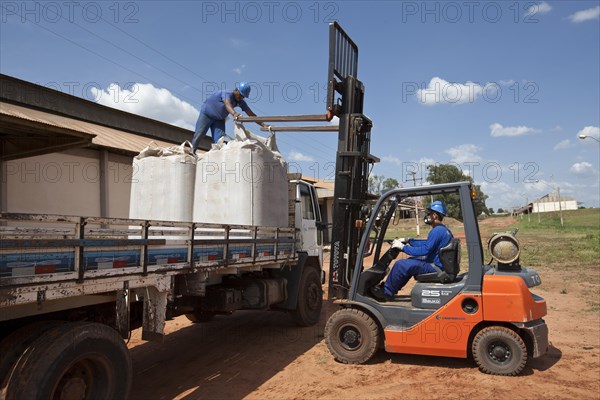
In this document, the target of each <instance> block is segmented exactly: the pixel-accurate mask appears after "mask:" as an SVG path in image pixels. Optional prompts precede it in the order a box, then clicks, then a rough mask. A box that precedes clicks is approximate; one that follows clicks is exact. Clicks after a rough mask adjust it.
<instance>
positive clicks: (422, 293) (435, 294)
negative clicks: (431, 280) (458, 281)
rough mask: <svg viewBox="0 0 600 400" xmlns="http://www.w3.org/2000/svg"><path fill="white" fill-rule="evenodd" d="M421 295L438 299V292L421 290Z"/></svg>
mask: <svg viewBox="0 0 600 400" xmlns="http://www.w3.org/2000/svg"><path fill="white" fill-rule="evenodd" d="M421 295H422V296H424V297H440V291H439V290H427V289H425V290H422V291H421Z"/></svg>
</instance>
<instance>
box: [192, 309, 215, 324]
mask: <svg viewBox="0 0 600 400" xmlns="http://www.w3.org/2000/svg"><path fill="white" fill-rule="evenodd" d="M185 317H186V318H187V319H189V320H190V321H191V322H193V323H194V324H198V323H201V322H208V321H212V319H213V318H214V317H215V313H214V312H210V311H203V310H199V309H196V310H194V312H193V313H190V314H185Z"/></svg>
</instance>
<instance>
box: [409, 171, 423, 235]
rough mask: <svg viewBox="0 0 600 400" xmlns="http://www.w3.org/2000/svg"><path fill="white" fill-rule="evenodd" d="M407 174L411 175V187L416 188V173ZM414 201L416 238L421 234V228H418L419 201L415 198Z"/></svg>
mask: <svg viewBox="0 0 600 400" xmlns="http://www.w3.org/2000/svg"><path fill="white" fill-rule="evenodd" d="M409 174H411V175H412V178H413V186H415V187H416V186H417V178H416V175H417V173H416V172H414V171H413V172H409ZM414 200H415V221H416V223H417V236H419V235H420V234H421V227H420V226H419V201H418V199H417V198H415V199H414Z"/></svg>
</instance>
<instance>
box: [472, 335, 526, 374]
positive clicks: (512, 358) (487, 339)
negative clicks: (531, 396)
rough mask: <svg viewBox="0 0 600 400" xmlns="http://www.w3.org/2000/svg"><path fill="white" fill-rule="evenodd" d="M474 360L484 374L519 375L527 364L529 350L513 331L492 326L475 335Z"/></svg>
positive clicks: (473, 345)
mask: <svg viewBox="0 0 600 400" xmlns="http://www.w3.org/2000/svg"><path fill="white" fill-rule="evenodd" d="M471 350H472V352H473V359H474V360H475V363H476V364H477V366H478V367H479V369H480V370H481V371H482V372H485V373H486V374H491V375H506V376H515V375H518V374H519V373H520V372H521V371H522V370H523V368H524V367H525V363H526V362H527V348H526V347H525V343H524V342H523V339H521V337H520V336H519V335H518V334H517V333H516V332H515V331H513V330H511V329H508V328H505V327H502V326H490V327H487V328H484V329H482V330H481V331H479V332H478V333H477V335H475V338H474V339H473V344H472V347H471Z"/></svg>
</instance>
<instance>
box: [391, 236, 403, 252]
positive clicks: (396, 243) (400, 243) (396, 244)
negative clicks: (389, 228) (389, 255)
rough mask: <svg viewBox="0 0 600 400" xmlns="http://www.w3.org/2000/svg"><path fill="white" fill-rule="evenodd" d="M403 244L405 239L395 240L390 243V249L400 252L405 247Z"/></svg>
mask: <svg viewBox="0 0 600 400" xmlns="http://www.w3.org/2000/svg"><path fill="white" fill-rule="evenodd" d="M405 242H406V239H405V238H400V239H396V240H394V241H393V242H392V247H393V248H395V249H399V250H402V249H403V248H404V246H406V243H405Z"/></svg>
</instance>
